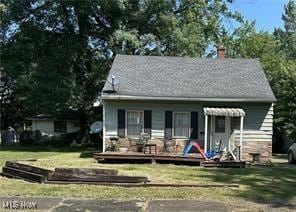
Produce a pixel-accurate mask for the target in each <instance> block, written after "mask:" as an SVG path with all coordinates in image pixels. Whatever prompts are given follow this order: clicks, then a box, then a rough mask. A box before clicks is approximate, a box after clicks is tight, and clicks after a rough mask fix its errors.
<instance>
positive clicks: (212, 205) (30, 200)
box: [0, 197, 289, 212]
mask: <svg viewBox="0 0 296 212" xmlns="http://www.w3.org/2000/svg"><path fill="white" fill-rule="evenodd" d="M0 204H1V205H0V211H11V210H14V211H19V210H21V211H23V210H24V209H26V210H27V211H62V212H67V211H69V212H70V211H104V212H105V211H147V212H154V211H155V212H156V211H157V212H160V211H161V212H172V211H188V212H189V211H190V212H191V211H192V212H193V211H217V212H227V211H236V209H234V208H232V207H230V206H227V205H225V204H224V203H221V202H207V201H195V200H150V201H142V200H130V201H117V200H94V199H63V198H48V197H27V198H23V197H0ZM270 209H271V208H262V209H261V211H281V210H270ZM243 211H252V210H243ZM288 211H289V210H288Z"/></svg>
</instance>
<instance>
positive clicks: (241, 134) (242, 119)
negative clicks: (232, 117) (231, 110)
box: [239, 116, 244, 160]
mask: <svg viewBox="0 0 296 212" xmlns="http://www.w3.org/2000/svg"><path fill="white" fill-rule="evenodd" d="M243 129H244V117H243V116H241V120H240V135H239V145H240V153H239V157H240V158H239V159H240V160H242V154H243V151H242V149H243Z"/></svg>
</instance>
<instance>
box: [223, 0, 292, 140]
mask: <svg viewBox="0 0 296 212" xmlns="http://www.w3.org/2000/svg"><path fill="white" fill-rule="evenodd" d="M295 8H296V7H295V3H294V2H293V1H290V2H289V3H288V5H287V6H285V15H283V21H284V25H285V30H284V31H283V30H281V29H276V30H275V32H274V34H270V33H268V32H263V31H260V32H256V30H255V22H245V23H244V24H242V25H241V26H240V27H239V28H238V29H236V30H235V31H234V32H233V33H232V34H229V33H226V34H224V37H222V38H220V39H221V40H223V41H224V43H225V46H226V49H227V54H228V56H229V57H242V58H259V59H260V62H261V64H262V67H263V69H264V71H265V73H266V75H267V78H268V80H269V82H270V85H271V88H272V90H273V92H274V94H275V96H276V98H277V102H276V103H275V106H274V134H275V136H277V135H280V134H282V133H284V134H286V135H288V136H289V138H291V139H296V90H295V88H296V84H295V83H296V78H295V76H296V71H295V70H296V61H295V44H296V42H295V41H294V39H295V26H296V25H295V23H296V16H295Z"/></svg>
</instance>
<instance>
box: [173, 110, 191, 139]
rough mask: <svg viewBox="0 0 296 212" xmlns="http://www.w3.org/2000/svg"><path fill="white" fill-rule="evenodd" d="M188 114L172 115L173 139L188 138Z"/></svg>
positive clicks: (176, 113)
mask: <svg viewBox="0 0 296 212" xmlns="http://www.w3.org/2000/svg"><path fill="white" fill-rule="evenodd" d="M189 117H190V115H189V113H184V112H175V113H174V120H173V123H174V126H173V129H174V134H173V135H174V137H180V138H188V137H189V125H190V122H189V120H190V119H189Z"/></svg>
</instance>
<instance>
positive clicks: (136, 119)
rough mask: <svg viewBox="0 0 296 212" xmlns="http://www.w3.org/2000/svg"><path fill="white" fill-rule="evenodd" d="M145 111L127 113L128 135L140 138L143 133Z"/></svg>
mask: <svg viewBox="0 0 296 212" xmlns="http://www.w3.org/2000/svg"><path fill="white" fill-rule="evenodd" d="M143 123H144V122H143V111H132V110H130V111H127V135H128V136H140V135H141V133H142V131H143Z"/></svg>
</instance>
